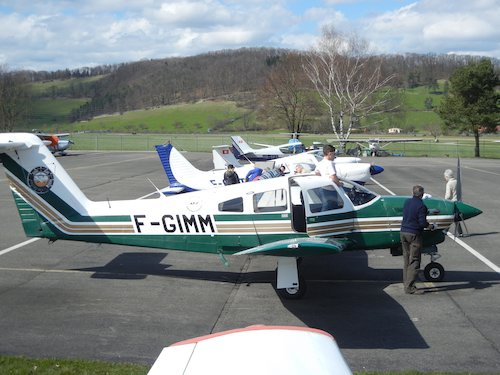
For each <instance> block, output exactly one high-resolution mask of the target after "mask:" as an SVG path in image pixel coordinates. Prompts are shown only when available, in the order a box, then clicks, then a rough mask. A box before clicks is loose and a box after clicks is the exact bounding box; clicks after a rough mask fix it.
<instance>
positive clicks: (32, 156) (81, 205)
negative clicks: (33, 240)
mask: <svg viewBox="0 0 500 375" xmlns="http://www.w3.org/2000/svg"><path fill="white" fill-rule="evenodd" d="M0 159H1V161H2V163H3V166H4V168H5V174H6V175H7V179H8V180H9V184H10V188H11V190H12V194H13V195H14V200H15V203H16V206H17V209H18V211H19V215H20V217H21V221H22V224H23V227H24V230H25V232H26V235H27V236H29V237H48V238H57V235H56V234H55V233H54V232H53V231H52V230H51V229H50V227H49V226H48V225H47V224H48V223H52V222H54V221H57V222H62V221H64V218H66V217H69V216H78V215H80V214H79V213H83V212H86V211H87V208H88V206H89V204H90V203H91V201H90V200H89V199H88V198H87V197H86V196H85V195H84V194H83V192H82V191H81V190H80V188H79V187H78V186H77V185H76V184H75V182H74V181H73V180H72V179H71V177H70V176H69V175H68V174H67V173H66V171H65V170H64V168H63V167H62V165H61V164H59V162H58V161H57V159H56V158H55V157H54V156H53V155H52V153H51V152H50V151H49V149H48V148H47V147H46V146H45V144H44V142H43V141H42V140H41V139H40V138H38V137H37V136H36V135H34V134H30V133H2V134H0Z"/></svg>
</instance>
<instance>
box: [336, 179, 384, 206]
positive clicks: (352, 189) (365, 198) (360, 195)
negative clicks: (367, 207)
mask: <svg viewBox="0 0 500 375" xmlns="http://www.w3.org/2000/svg"><path fill="white" fill-rule="evenodd" d="M342 184H343V186H342V188H343V189H344V191H345V193H346V195H347V196H348V197H349V199H350V200H351V202H352V204H353V205H355V206H361V205H362V204H365V203H368V202H370V201H371V200H373V199H375V198H376V197H377V195H376V194H375V193H372V192H371V191H370V190H368V189H365V188H364V187H362V186H361V185H358V184H354V183H352V182H349V181H345V180H343V181H342Z"/></svg>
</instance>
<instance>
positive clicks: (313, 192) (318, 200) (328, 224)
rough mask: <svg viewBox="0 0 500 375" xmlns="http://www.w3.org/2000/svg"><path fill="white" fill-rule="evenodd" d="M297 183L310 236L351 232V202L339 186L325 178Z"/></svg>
mask: <svg viewBox="0 0 500 375" xmlns="http://www.w3.org/2000/svg"><path fill="white" fill-rule="evenodd" d="M297 180H299V179H297ZM299 184H300V187H301V194H302V198H303V207H304V213H305V216H306V218H305V219H306V220H305V224H306V228H305V229H306V231H307V233H308V234H309V235H310V236H336V235H339V236H341V235H345V234H346V233H350V232H352V230H353V207H352V203H351V202H350V201H349V200H348V199H347V198H346V196H345V194H344V193H342V191H341V190H340V189H339V187H337V186H336V185H334V184H333V183H331V182H330V181H328V180H326V179H325V180H323V179H308V180H307V179H304V181H300V182H299Z"/></svg>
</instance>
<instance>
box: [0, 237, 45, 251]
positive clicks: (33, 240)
mask: <svg viewBox="0 0 500 375" xmlns="http://www.w3.org/2000/svg"><path fill="white" fill-rule="evenodd" d="M38 240H41V238H40V237H37V238H31V239H29V240H27V241H24V242H21V243H18V244H17V245H14V246H11V247H9V248H7V249H5V250H0V255H4V254H7V253H8V252H11V251H12V250H16V249H19V248H20V247H23V246H25V245H29V244H30V243H32V242H35V241H38Z"/></svg>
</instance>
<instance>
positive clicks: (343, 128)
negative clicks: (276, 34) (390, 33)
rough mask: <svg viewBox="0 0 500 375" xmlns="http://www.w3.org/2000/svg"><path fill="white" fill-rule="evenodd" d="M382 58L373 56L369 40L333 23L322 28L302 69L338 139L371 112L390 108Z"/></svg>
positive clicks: (387, 78) (388, 89)
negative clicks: (341, 28) (341, 30)
mask: <svg viewBox="0 0 500 375" xmlns="http://www.w3.org/2000/svg"><path fill="white" fill-rule="evenodd" d="M382 63H383V59H382V58H381V57H377V56H375V55H372V54H371V53H370V50H369V46H368V42H367V41H365V40H363V39H361V38H359V37H357V36H356V35H355V34H352V35H349V36H348V35H345V34H342V33H339V32H337V31H336V30H335V28H334V27H333V26H327V27H324V28H323V31H322V36H321V38H320V40H319V42H318V44H317V46H316V47H315V48H313V49H312V50H311V51H310V52H309V53H308V54H307V56H306V61H305V63H304V65H303V68H304V70H305V72H306V74H307V76H308V77H309V79H310V80H311V82H312V83H313V85H314V87H315V89H316V91H317V92H318V95H319V97H320V99H321V101H322V102H323V103H324V104H325V106H326V107H327V109H328V113H329V116H330V123H331V125H332V129H333V132H334V133H335V135H336V137H337V139H339V140H342V139H347V138H349V136H350V134H351V131H352V129H353V127H355V126H356V125H358V124H359V122H360V120H361V119H362V118H364V117H366V116H368V115H369V114H376V113H380V112H383V111H387V110H388V109H387V106H386V105H385V104H386V102H388V101H389V93H390V91H391V90H390V88H389V87H388V84H389V82H390V81H391V79H392V78H394V76H395V75H394V74H390V75H387V76H383V74H382Z"/></svg>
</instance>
